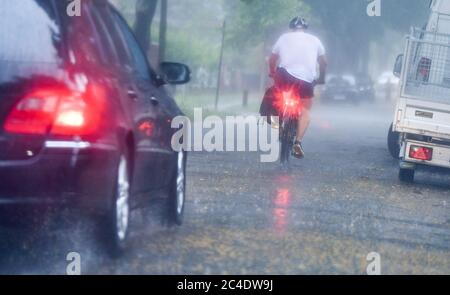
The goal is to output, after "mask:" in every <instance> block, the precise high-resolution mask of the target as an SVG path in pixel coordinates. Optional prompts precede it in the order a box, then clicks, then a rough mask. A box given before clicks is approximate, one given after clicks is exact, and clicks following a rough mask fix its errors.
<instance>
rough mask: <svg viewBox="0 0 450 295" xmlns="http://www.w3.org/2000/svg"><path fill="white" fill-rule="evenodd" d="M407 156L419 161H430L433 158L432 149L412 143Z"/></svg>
mask: <svg viewBox="0 0 450 295" xmlns="http://www.w3.org/2000/svg"><path fill="white" fill-rule="evenodd" d="M409 157H410V158H412V159H417V160H421V161H431V159H433V149H432V148H427V147H422V146H415V145H412V146H411V148H410V150H409Z"/></svg>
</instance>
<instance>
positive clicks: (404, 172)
mask: <svg viewBox="0 0 450 295" xmlns="http://www.w3.org/2000/svg"><path fill="white" fill-rule="evenodd" d="M414 174H415V170H413V169H402V168H400V172H399V179H400V181H401V182H405V183H413V182H414Z"/></svg>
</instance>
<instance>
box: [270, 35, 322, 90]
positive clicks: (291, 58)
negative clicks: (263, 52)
mask: <svg viewBox="0 0 450 295" xmlns="http://www.w3.org/2000/svg"><path fill="white" fill-rule="evenodd" d="M272 53H274V54H277V55H278V56H279V57H280V64H279V66H280V67H282V68H284V69H286V71H287V72H288V73H289V74H291V75H292V76H294V77H295V78H297V79H300V80H303V81H305V82H308V83H311V82H313V81H314V79H315V78H316V77H317V59H318V58H319V56H322V55H325V48H324V46H323V44H322V42H321V41H320V40H319V38H317V37H316V36H313V35H311V34H308V33H305V32H290V33H286V34H284V35H282V36H281V37H280V39H278V41H277V43H275V46H274V47H273V50H272Z"/></svg>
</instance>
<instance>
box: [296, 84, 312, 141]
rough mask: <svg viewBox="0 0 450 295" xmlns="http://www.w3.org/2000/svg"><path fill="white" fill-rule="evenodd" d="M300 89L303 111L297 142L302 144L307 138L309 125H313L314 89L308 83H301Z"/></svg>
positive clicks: (300, 117) (299, 122)
mask: <svg viewBox="0 0 450 295" xmlns="http://www.w3.org/2000/svg"><path fill="white" fill-rule="evenodd" d="M299 87H300V90H299V91H300V97H301V103H302V111H301V113H300V116H299V118H298V126H297V138H296V140H297V141H299V142H301V141H302V140H303V138H304V137H305V134H306V131H308V127H309V124H310V123H311V109H312V105H313V97H314V89H313V86H312V85H311V84H308V83H300V84H299Z"/></svg>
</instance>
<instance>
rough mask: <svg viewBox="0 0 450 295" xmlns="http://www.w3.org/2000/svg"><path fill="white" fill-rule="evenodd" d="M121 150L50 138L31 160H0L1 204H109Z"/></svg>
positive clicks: (91, 206)
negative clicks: (51, 139)
mask: <svg viewBox="0 0 450 295" xmlns="http://www.w3.org/2000/svg"><path fill="white" fill-rule="evenodd" d="M118 155H119V153H118V150H117V148H115V147H114V146H112V145H111V146H110V145H104V144H90V143H88V142H71V141H49V142H46V144H45V147H44V148H43V150H42V151H41V152H40V153H39V155H36V156H35V157H33V158H32V159H29V160H25V161H9V162H8V161H1V162H0V180H1V181H0V206H8V205H9V206H16V205H32V206H34V205H57V204H58V205H68V206H80V207H83V208H87V209H92V210H94V211H98V210H104V209H106V208H107V206H109V199H110V196H111V194H112V192H113V190H114V185H115V173H116V168H115V167H116V166H117V162H118Z"/></svg>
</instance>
